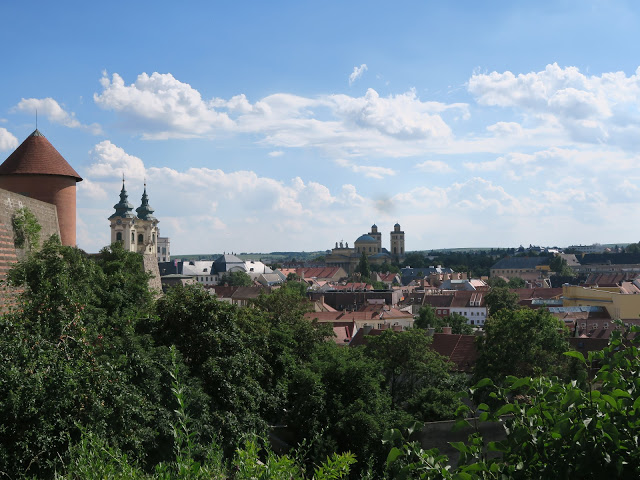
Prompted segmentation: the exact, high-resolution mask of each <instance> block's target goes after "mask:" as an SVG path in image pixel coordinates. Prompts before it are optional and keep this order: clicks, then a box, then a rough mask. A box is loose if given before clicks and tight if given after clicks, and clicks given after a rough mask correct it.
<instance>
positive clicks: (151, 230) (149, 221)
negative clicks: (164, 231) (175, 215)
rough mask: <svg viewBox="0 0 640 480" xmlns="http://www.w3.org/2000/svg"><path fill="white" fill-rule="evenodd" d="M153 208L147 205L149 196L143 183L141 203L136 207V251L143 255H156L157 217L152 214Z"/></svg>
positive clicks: (158, 232)
mask: <svg viewBox="0 0 640 480" xmlns="http://www.w3.org/2000/svg"><path fill="white" fill-rule="evenodd" d="M153 211H154V210H153V208H151V205H149V197H148V196H147V184H146V183H145V184H144V193H143V194H142V204H141V205H140V206H139V207H138V208H136V213H137V214H138V221H137V222H136V225H137V235H138V236H137V245H138V250H137V251H138V252H139V253H142V254H143V255H153V256H154V257H157V256H158V235H159V234H160V231H159V230H158V219H157V218H156V217H154V216H153Z"/></svg>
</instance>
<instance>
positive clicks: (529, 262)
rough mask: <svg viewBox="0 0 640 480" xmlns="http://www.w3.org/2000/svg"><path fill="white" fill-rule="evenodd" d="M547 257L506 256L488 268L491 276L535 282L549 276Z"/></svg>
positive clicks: (549, 269)
mask: <svg viewBox="0 0 640 480" xmlns="http://www.w3.org/2000/svg"><path fill="white" fill-rule="evenodd" d="M549 260H550V259H549V258H548V257H506V258H502V259H500V260H498V261H497V262H496V263H495V264H494V265H493V266H492V267H491V269H490V276H491V277H504V278H506V279H511V278H521V279H523V280H525V281H529V282H536V281H538V280H546V279H548V278H549V273H550V271H551V268H550V267H549Z"/></svg>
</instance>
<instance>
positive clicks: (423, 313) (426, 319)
mask: <svg viewBox="0 0 640 480" xmlns="http://www.w3.org/2000/svg"><path fill="white" fill-rule="evenodd" d="M440 321H441V320H440V318H439V317H438V316H436V311H435V310H434V309H433V307H431V306H430V305H424V306H422V307H420V310H418V318H416V320H415V322H413V326H414V327H416V328H429V327H432V328H436V327H437V326H438V325H440Z"/></svg>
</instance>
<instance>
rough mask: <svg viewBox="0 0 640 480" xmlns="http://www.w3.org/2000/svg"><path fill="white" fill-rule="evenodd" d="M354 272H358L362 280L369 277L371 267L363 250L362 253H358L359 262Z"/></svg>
mask: <svg viewBox="0 0 640 480" xmlns="http://www.w3.org/2000/svg"><path fill="white" fill-rule="evenodd" d="M356 272H358V273H359V274H360V276H361V277H362V279H363V280H364V279H370V278H371V268H370V267H369V259H368V258H367V254H366V253H364V252H362V255H360V262H359V263H358V266H357V267H356Z"/></svg>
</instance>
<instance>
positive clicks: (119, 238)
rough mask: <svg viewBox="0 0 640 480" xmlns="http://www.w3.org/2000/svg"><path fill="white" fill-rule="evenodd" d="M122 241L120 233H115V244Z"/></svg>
mask: <svg viewBox="0 0 640 480" xmlns="http://www.w3.org/2000/svg"><path fill="white" fill-rule="evenodd" d="M121 241H122V232H118V233H116V242H121Z"/></svg>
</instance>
